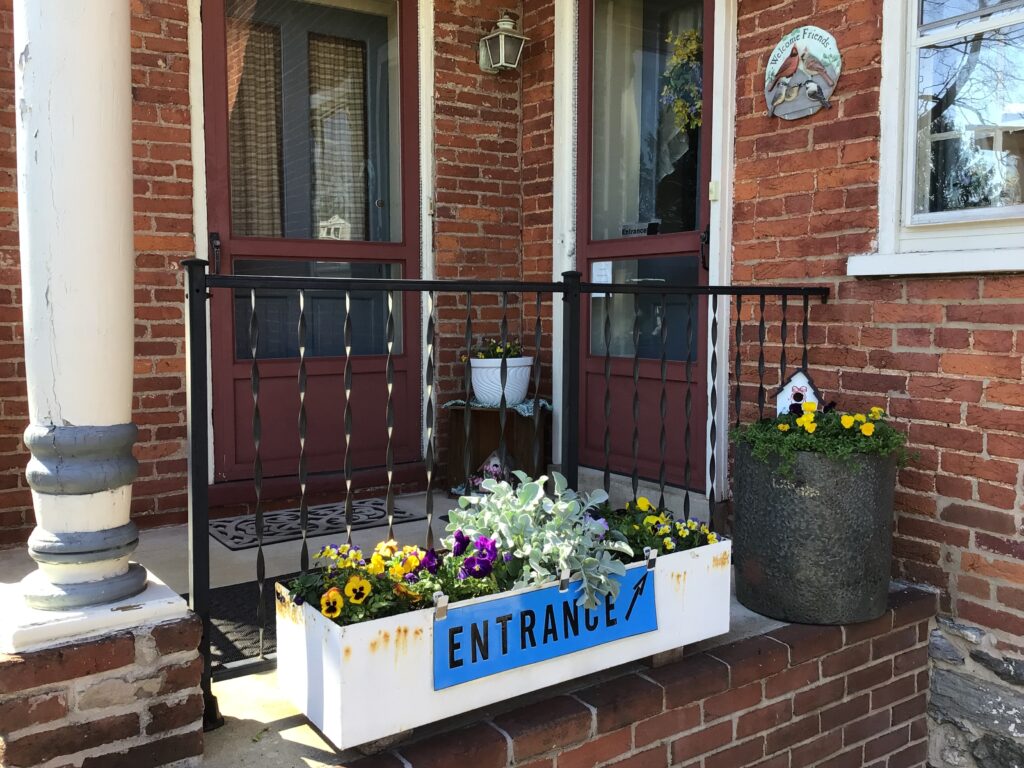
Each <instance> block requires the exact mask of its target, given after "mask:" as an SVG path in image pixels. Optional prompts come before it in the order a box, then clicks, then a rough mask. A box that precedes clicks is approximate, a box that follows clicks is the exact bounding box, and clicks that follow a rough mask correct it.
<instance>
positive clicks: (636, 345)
mask: <svg viewBox="0 0 1024 768" xmlns="http://www.w3.org/2000/svg"><path fill="white" fill-rule="evenodd" d="M639 460H640V302H639V296H638V297H637V300H636V301H635V303H634V304H633V471H632V473H631V475H630V481H631V484H632V487H633V501H636V497H637V492H638V491H639V489H640V468H639V464H638V462H639Z"/></svg>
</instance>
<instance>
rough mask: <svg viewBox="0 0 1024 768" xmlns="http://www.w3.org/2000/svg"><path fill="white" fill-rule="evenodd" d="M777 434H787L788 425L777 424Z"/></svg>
mask: <svg viewBox="0 0 1024 768" xmlns="http://www.w3.org/2000/svg"><path fill="white" fill-rule="evenodd" d="M778 426H779V432H789V424H779V425H778Z"/></svg>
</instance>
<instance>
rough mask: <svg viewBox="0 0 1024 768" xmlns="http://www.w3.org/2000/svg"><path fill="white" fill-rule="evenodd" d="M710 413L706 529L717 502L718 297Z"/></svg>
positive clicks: (713, 307) (711, 523)
mask: <svg viewBox="0 0 1024 768" xmlns="http://www.w3.org/2000/svg"><path fill="white" fill-rule="evenodd" d="M709 400H710V413H709V414H708V416H709V418H710V419H711V426H710V429H709V430H708V437H709V439H710V440H709V442H710V445H709V450H710V452H711V456H710V461H709V464H708V475H709V482H708V527H713V526H714V522H715V505H716V503H717V501H718V499H717V498H716V493H715V472H716V456H715V454H716V452H717V450H718V419H717V418H716V417H717V416H718V295H717V294H712V296H711V395H710V397H709Z"/></svg>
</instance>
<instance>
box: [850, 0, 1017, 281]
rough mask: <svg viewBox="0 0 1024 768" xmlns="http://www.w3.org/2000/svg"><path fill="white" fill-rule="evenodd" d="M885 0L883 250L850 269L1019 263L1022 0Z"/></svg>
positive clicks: (855, 260)
mask: <svg viewBox="0 0 1024 768" xmlns="http://www.w3.org/2000/svg"><path fill="white" fill-rule="evenodd" d="M885 8H886V10H885V13H886V17H885V19H884V24H885V26H886V33H885V38H884V39H883V72H882V147H881V160H880V175H881V184H880V219H881V220H880V231H879V254H878V255H872V256H859V257H852V258H851V259H850V265H849V270H848V271H849V272H850V274H865V275H867V274H899V273H933V272H938V273H941V272H966V271H971V272H977V271H1004V270H1024V0H916V1H912V2H907V0H886V6H885ZM965 256H967V258H965Z"/></svg>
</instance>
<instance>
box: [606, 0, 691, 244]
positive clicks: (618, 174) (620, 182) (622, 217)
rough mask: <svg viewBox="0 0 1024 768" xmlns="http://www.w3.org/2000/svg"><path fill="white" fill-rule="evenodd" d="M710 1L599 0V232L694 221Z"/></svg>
mask: <svg viewBox="0 0 1024 768" xmlns="http://www.w3.org/2000/svg"><path fill="white" fill-rule="evenodd" d="M702 22H703V0H671V1H669V0H594V61H593V116H592V117H593V120H592V123H593V158H592V176H591V181H592V189H591V214H592V228H591V237H592V239H593V240H608V239H614V238H620V237H630V236H643V235H652V234H665V233H670V232H688V231H692V230H694V229H696V222H697V211H698V200H699V197H698V187H699V184H698V179H699V178H700V173H699V171H700V169H699V162H698V158H699V156H700V140H701V136H700V134H701V122H702V91H703V66H702V56H703V29H702V27H703V23H702Z"/></svg>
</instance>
